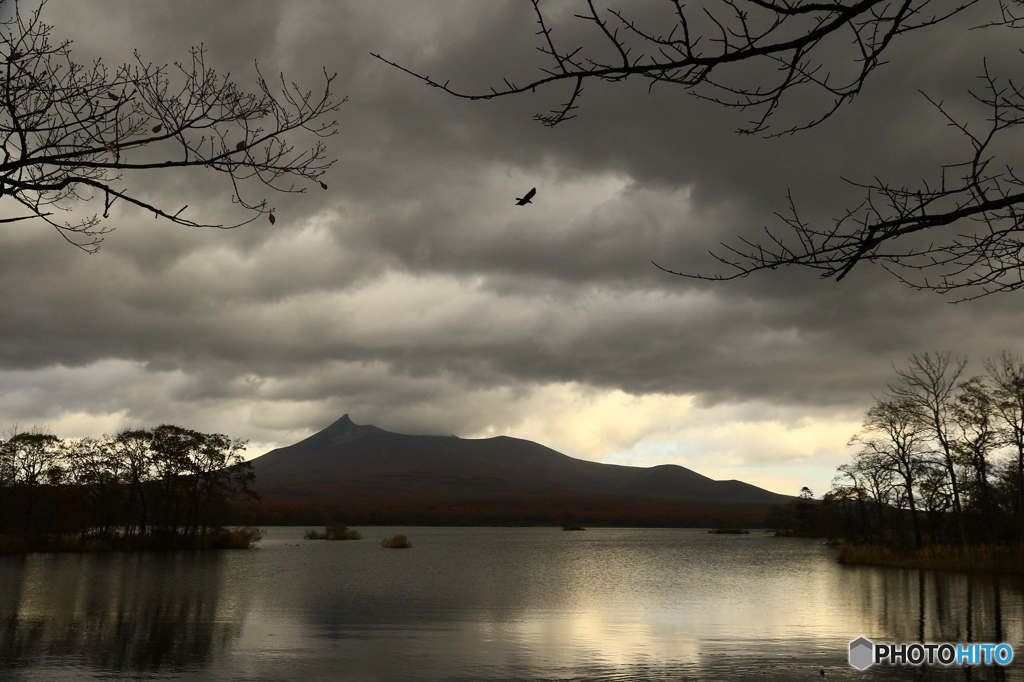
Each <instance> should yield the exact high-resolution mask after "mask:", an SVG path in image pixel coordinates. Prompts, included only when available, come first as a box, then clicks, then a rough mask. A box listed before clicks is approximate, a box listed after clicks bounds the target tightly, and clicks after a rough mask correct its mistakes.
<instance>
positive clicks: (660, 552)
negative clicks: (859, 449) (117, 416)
mask: <svg viewBox="0 0 1024 682" xmlns="http://www.w3.org/2000/svg"><path fill="white" fill-rule="evenodd" d="M362 532H363V534H364V536H366V537H367V538H368V540H364V541H362V542H342V543H329V542H322V541H321V542H305V541H303V540H302V539H301V538H302V529H281V528H275V529H272V530H271V532H270V533H268V536H267V538H266V539H265V540H264V543H263V546H262V547H261V548H260V549H259V550H257V551H253V552H206V553H166V554H158V553H136V554H109V555H92V556H89V555H77V556H76V555H65V556H54V555H36V556H30V557H26V558H21V557H17V558H12V557H8V558H0V677H3V678H6V677H11V676H14V678H15V679H49V678H51V677H58V676H59V675H60V674H62V673H66V671H68V670H71V669H73V670H74V671H75V675H74V676H73V677H76V678H81V677H89V676H93V677H102V676H109V675H111V674H114V675H117V674H127V675H134V674H138V673H145V674H147V675H153V674H155V675H157V676H161V677H170V678H174V679H195V680H236V679H275V680H299V679H323V678H329V679H340V680H393V679H406V680H512V679H560V680H571V679H579V680H592V679H600V680H635V679H746V678H748V677H751V676H755V675H756V676H757V677H758V678H759V679H769V680H771V679H775V680H788V679H795V678H803V679H821V678H820V671H821V670H825V672H826V674H827V676H829V677H832V678H840V679H864V678H867V679H885V678H891V679H901V678H907V677H915V678H916V679H967V680H972V681H973V680H986V679H1012V680H1022V679H1024V676H1022V675H1021V672H1020V670H1021V664H1016V665H1014V666H1013V667H1012V668H1011V669H1010V670H1008V671H1006V673H1007V674H1006V675H1005V676H1000V675H999V674H998V673H999V672H1000V671H996V670H993V669H990V668H989V669H984V668H975V669H974V670H963V669H960V668H953V669H948V670H943V669H932V670H927V671H918V673H917V674H915V673H914V671H913V670H911V669H906V668H902V669H893V668H873V669H870V670H869V671H867V673H866V674H865V673H858V672H857V671H855V670H853V669H852V668H850V667H849V666H847V664H846V646H847V643H848V642H849V641H850V640H851V639H853V638H855V637H857V636H860V635H864V636H867V637H869V638H871V639H873V640H875V641H889V642H897V641H919V640H922V639H923V640H925V641H950V642H971V641H975V642H979V641H1009V642H1010V643H1012V644H1015V648H1018V649H1019V650H1018V657H1019V658H1020V659H1021V660H1022V661H1024V647H1021V646H1019V645H1020V643H1021V642H1022V637H1021V636H1022V634H1024V627H1022V615H1024V585H1022V582H1021V580H1020V579H1018V578H1016V577H1014V578H1011V577H1007V576H1003V577H1001V578H1000V577H994V576H984V575H974V576H969V575H958V574H954V573H936V572H928V571H907V570H898V569H881V568H867V567H846V566H840V565H838V564H836V563H835V562H834V550H832V549H831V548H828V547H823V546H822V545H821V544H820V543H818V542H814V541H800V540H792V539H775V538H768V537H765V536H760V535H750V536H721V535H717V536H716V535H708V534H706V533H700V532H697V531H687V530H644V529H618V530H616V529H597V530H591V531H587V532H586V533H562V532H561V531H558V530H553V529H533V528H524V529H506V528H415V529H400V528H396V529H362ZM398 532H404V533H406V534H409V535H410V536H411V537H412V540H413V542H414V545H415V547H414V549H413V550H401V551H395V550H382V549H380V547H379V546H378V545H377V544H376V543H375V542H373V538H375V537H377V536H378V535H393V534H396V533H398ZM812 676H813V677H812Z"/></svg>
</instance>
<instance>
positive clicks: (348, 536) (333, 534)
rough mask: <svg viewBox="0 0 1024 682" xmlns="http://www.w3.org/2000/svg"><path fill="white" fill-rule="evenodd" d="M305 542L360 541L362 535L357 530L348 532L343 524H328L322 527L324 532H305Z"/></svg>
mask: <svg viewBox="0 0 1024 682" xmlns="http://www.w3.org/2000/svg"><path fill="white" fill-rule="evenodd" d="M305 538H306V539H307V540H362V539H363V536H362V534H361V533H360V532H359V531H357V530H349V528H348V526H346V525H345V524H344V523H328V524H327V525H326V526H324V532H323V533H318V532H317V531H315V530H307V531H306V535H305Z"/></svg>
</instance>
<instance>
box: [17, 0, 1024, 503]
mask: <svg viewBox="0 0 1024 682" xmlns="http://www.w3.org/2000/svg"><path fill="white" fill-rule="evenodd" d="M569 4H571V3H569ZM656 5H657V3H636V4H634V3H630V7H631V8H632V7H635V8H636V9H635V11H637V12H638V13H641V14H642V13H646V12H656V11H657V7H656ZM997 9H998V8H997V7H987V6H986V7H982V6H978V7H976V8H973V9H972V10H971V11H970V13H967V14H965V15H963V16H959V17H956V18H955V19H952V20H950V21H948V22H946V23H944V24H940V25H939V26H937V27H934V28H933V29H930V30H928V31H921V32H918V33H915V34H911V35H908V36H905V37H903V38H902V39H901V41H899V42H898V43H897V44H896V45H894V47H893V49H892V51H891V52H890V53H887V54H889V60H890V63H889V64H887V65H885V66H884V67H882V68H880V69H879V70H878V71H877V72H876V74H875V75H874V78H873V79H872V80H871V81H869V85H868V87H867V89H866V90H865V92H864V93H862V94H861V95H860V96H858V98H856V99H855V100H854V101H853V102H852V103H850V104H849V105H848V106H846V107H845V108H843V109H842V110H840V112H839V113H837V114H836V115H835V116H834V117H832V118H831V119H829V120H828V121H827V122H826V123H825V124H823V125H821V126H819V127H817V128H815V129H812V130H810V131H808V132H805V133H802V134H798V135H794V136H784V137H780V138H772V139H765V138H762V137H757V136H741V135H737V134H736V133H735V130H736V129H737V128H738V127H740V126H742V125H743V124H744V123H745V121H746V120H747V119H748V118H749V114H744V113H742V112H731V111H723V110H722V109H721V108H720V107H717V106H715V105H713V104H711V103H708V102H702V101H699V100H696V99H695V98H693V97H691V96H689V95H687V94H686V93H685V92H683V91H682V90H680V89H678V88H673V87H672V86H667V85H666V86H659V87H655V88H654V89H653V90H652V91H651V92H648V91H647V87H646V84H645V83H640V82H636V83H634V82H631V81H627V82H625V83H621V84H615V85H611V84H603V85H593V86H590V87H588V89H587V90H586V92H585V93H584V96H583V99H582V102H581V108H580V110H579V116H578V118H577V119H574V120H572V121H570V122H567V123H565V124H562V125H560V126H558V127H556V128H555V129H547V128H544V127H543V126H541V125H539V124H538V123H536V122H534V121H533V120H532V115H533V114H534V113H537V112H540V111H545V110H547V109H549V108H551V107H552V106H555V105H557V104H558V103H559V102H561V101H562V99H563V98H564V97H565V95H566V93H565V92H563V91H560V90H559V89H558V88H551V89H541V90H539V91H538V92H537V93H535V94H530V95H526V96H522V97H518V98H506V99H498V100H494V101H488V102H469V101H464V100H458V99H455V98H452V97H449V96H447V95H445V94H443V93H441V92H440V91H438V90H436V89H432V88H428V87H425V86H423V85H422V84H421V83H418V82H417V81H415V80H414V79H412V78H411V77H409V76H408V75H406V74H403V73H401V72H400V71H398V70H396V69H394V68H391V67H389V66H387V65H386V64H384V63H382V62H381V61H379V60H377V59H375V58H373V57H372V56H371V54H370V53H371V52H378V53H381V54H383V55H385V56H387V57H388V58H389V59H393V60H395V61H397V62H399V63H402V64H405V65H408V66H409V67H410V68H412V69H415V70H417V71H419V72H423V73H429V74H430V75H432V76H435V77H442V76H443V77H444V78H445V79H448V78H450V79H451V80H452V82H453V84H458V85H459V87H464V88H465V89H469V90H472V89H477V90H480V89H486V88H487V87H488V86H490V85H492V84H497V83H499V82H500V79H501V77H502V76H509V77H511V78H513V79H517V80H520V81H522V80H525V79H526V78H528V77H529V76H530V75H531V74H533V73H535V69H536V68H537V66H538V65H540V64H541V61H540V55H539V54H538V53H537V52H536V50H535V46H536V36H535V35H534V33H535V30H536V27H535V25H534V23H533V15H532V12H530V11H529V7H528V6H525V5H524V4H523V3H515V2H487V3H480V2H450V1H445V2H416V3H362V2H310V1H301V2H300V1H295V2H276V1H275V2H269V1H267V2H260V1H245V2H232V3H206V2H198V1H195V2H192V1H184V2H177V3H131V4H125V3H122V2H115V1H113V0H74V1H73V2H72V1H71V0H50V2H49V3H48V4H47V5H46V7H45V13H44V18H45V19H46V20H47V21H48V22H49V23H52V24H53V25H54V26H55V33H56V34H58V35H60V36H63V37H67V38H70V39H72V40H74V45H73V49H74V52H73V54H74V55H75V56H76V57H77V58H78V59H79V60H81V61H88V60H90V59H93V58H96V57H103V58H104V59H105V60H107V61H109V62H111V63H117V62H119V61H123V60H127V59H130V58H131V51H132V50H133V49H138V50H139V51H140V53H141V54H142V56H143V58H144V59H146V60H148V61H149V60H151V61H153V62H157V63H163V62H171V61H174V60H176V59H182V58H184V57H185V56H187V54H188V50H189V48H190V46H193V45H199V44H202V45H203V46H204V47H205V48H206V49H207V50H208V61H209V62H210V63H211V64H213V65H215V66H216V68H218V70H220V71H225V72H230V73H231V74H232V76H233V78H235V79H236V80H237V81H238V82H239V83H240V84H241V85H242V86H243V87H245V86H246V85H247V84H249V83H251V82H252V79H253V78H254V76H255V66H254V63H255V62H258V63H259V68H260V69H261V71H262V72H263V73H265V74H273V73H277V72H285V73H286V74H287V76H288V77H289V78H293V79H295V80H297V81H299V82H300V83H302V84H303V85H304V86H305V87H311V88H316V87H318V85H319V84H320V83H321V82H322V78H321V77H320V74H321V73H322V71H321V67H323V68H324V69H326V71H327V72H329V73H335V72H336V73H338V79H337V81H336V90H337V93H338V94H339V95H341V96H347V97H348V98H349V100H348V102H347V103H346V104H345V105H344V106H343V107H342V109H341V111H340V113H339V133H338V135H336V136H335V137H333V138H331V139H330V140H329V145H330V155H331V157H332V158H336V159H337V162H336V163H335V165H334V167H333V168H332V169H331V171H330V172H329V173H328V174H327V176H325V178H324V179H325V182H326V183H327V185H328V190H327V191H321V190H320V189H319V188H314V189H312V190H310V192H309V193H308V194H305V195H299V196H276V197H270V198H271V200H272V202H274V203H275V205H276V206H277V212H276V215H277V218H278V220H277V222H276V224H274V225H273V226H271V225H270V224H269V223H260V224H257V225H252V226H248V227H243V228H240V229H237V230H234V231H217V230H190V229H186V228H182V227H179V226H172V225H168V224H162V223H161V222H160V221H155V220H153V219H152V217H150V216H145V215H143V214H141V213H138V212H136V211H134V210H132V209H130V208H129V207H125V206H120V205H115V207H114V210H113V211H112V213H111V220H110V222H111V225H112V226H114V227H116V230H115V231H114V232H113V233H111V234H110V235H109V236H108V237H107V239H106V241H105V242H104V244H103V248H102V250H101V251H100V252H99V253H98V254H96V255H92V256H90V255H87V254H84V253H82V252H80V251H78V250H76V249H74V248H71V247H69V246H68V245H67V244H66V243H65V242H64V241H63V240H61V239H60V238H59V236H58V235H56V234H55V233H53V232H52V231H51V230H48V229H46V228H45V227H43V226H40V225H33V224H31V223H15V224H13V225H10V226H5V227H3V229H0V290H2V291H3V292H4V295H3V296H2V297H0V321H2V322H0V425H7V426H8V427H9V426H11V425H14V424H21V425H28V424H34V423H45V424H47V425H49V426H50V427H51V428H52V429H54V430H55V431H57V432H58V435H61V436H75V435H98V434H99V433H103V432H111V431H114V430H116V429H118V428H122V427H124V426H129V425H154V424H157V423H163V422H171V423H174V422H178V423H182V424H183V425H185V426H189V427H193V428H199V429H207V430H217V431H221V432H225V433H228V434H230V435H232V436H235V437H243V438H248V439H250V440H251V441H252V443H253V448H252V451H251V454H253V455H255V454H259V453H260V452H262V451H264V450H266V449H268V448H270V447H275V446H278V445H285V444H288V443H291V442H294V441H295V440H297V439H299V438H301V437H304V436H306V435H308V434H309V433H311V432H312V431H314V430H317V429H319V428H322V427H323V426H325V425H326V424H328V423H330V422H331V421H333V420H334V419H336V418H338V417H340V416H341V414H343V413H346V412H347V413H350V414H351V415H352V418H353V419H354V420H355V421H356V422H357V423H373V424H376V425H378V426H381V427H384V428H388V429H391V430H396V431H405V432H411V433H443V434H448V433H454V434H457V435H460V436H464V437H479V436H489V435H495V434H498V433H506V434H509V435H517V436H522V437H528V438H533V439H535V440H539V441H540V442H543V443H545V444H547V445H550V446H552V447H555V448H557V449H560V450H562V451H563V452H566V453H567V454H570V455H573V456H577V457H583V458H589V459H599V460H603V461H610V462H621V463H631V464H643V465H653V464H658V463H664V462H675V463H679V464H683V465H685V466H690V467H692V468H694V469H696V470H698V471H700V472H701V473H705V474H707V475H712V476H715V477H718V478H733V477H736V478H743V479H744V480H748V481H750V482H753V483H758V484H761V485H765V486H766V487H769V488H771V489H774V490H777V491H779V492H787V493H792V492H795V490H796V489H797V488H798V487H799V486H800V485H803V484H804V482H808V483H811V484H813V486H814V487H815V490H816V492H818V491H820V488H821V487H822V486H825V485H827V481H828V480H829V478H830V477H831V472H832V470H834V468H835V466H836V465H837V464H839V463H841V462H842V461H843V458H844V457H845V456H846V455H845V453H846V450H845V443H846V439H847V438H848V437H849V436H850V435H852V433H853V431H854V430H855V429H856V428H857V426H858V422H859V419H860V416H861V415H862V413H863V410H864V409H865V408H866V407H867V406H868V405H870V403H871V401H872V394H873V393H874V394H878V393H879V392H880V391H881V390H882V389H883V388H884V385H885V383H886V381H888V380H889V379H890V377H891V376H892V368H893V366H894V365H896V366H899V365H900V364H901V363H902V362H903V361H904V359H905V358H906V357H907V356H908V355H909V354H911V353H915V352H922V351H929V350H951V351H953V352H956V353H959V354H961V355H965V356H969V357H971V358H973V359H975V360H977V361H979V362H976V363H975V365H974V369H975V370H976V371H980V370H981V366H980V360H981V359H982V358H984V357H986V356H990V355H994V354H996V353H998V352H999V351H1000V350H1002V349H1008V350H1011V351H1016V352H1020V351H1022V350H1024V349H1022V348H1021V342H1020V339H1022V338H1024V315H1022V314H1021V313H1020V312H1019V311H1018V308H1019V307H1020V306H1019V296H1017V295H999V296H992V297H988V298H985V299H982V300H980V301H976V302H972V303H970V304H959V305H950V304H949V302H948V299H946V298H943V297H941V296H938V295H936V294H932V293H924V292H918V291H914V290H912V289H910V288H908V287H906V286H904V285H901V284H900V283H898V282H896V281H895V280H894V279H893V278H892V277H891V276H889V275H888V274H887V273H885V272H884V271H882V270H881V269H879V268H875V267H872V266H870V265H868V264H863V265H862V266H859V267H858V268H856V269H855V270H854V272H853V273H852V274H851V276H850V277H848V278H847V279H845V280H844V281H843V282H841V283H836V282H834V281H821V280H819V279H817V278H816V277H815V276H814V275H813V273H807V272H795V271H793V272H789V271H776V272H771V273H763V274H761V275H759V276H753V277H749V278H746V279H742V280H737V281H732V282H724V283H709V282H700V281H695V280H689V279H684V278H680V277H674V276H671V275H667V274H665V273H664V272H662V271H660V270H658V269H657V268H655V267H654V266H653V265H652V261H655V262H657V263H658V264H660V265H663V266H665V267H668V268H671V269H674V270H681V271H687V272H704V273H714V272H723V270H722V269H721V266H720V265H719V264H718V263H717V262H716V261H715V260H714V259H713V258H712V257H711V256H709V255H708V250H709V249H712V250H714V249H718V248H719V243H720V242H722V241H725V242H731V243H734V242H735V239H736V238H737V237H739V236H754V235H757V234H759V233H760V232H761V231H762V230H763V228H764V226H766V225H767V226H773V225H777V224H778V222H777V218H775V217H774V214H775V213H777V212H782V211H784V210H785V209H786V206H787V204H786V194H787V191H792V193H793V196H794V199H795V200H796V202H797V203H798V204H799V206H800V207H801V210H802V211H803V212H804V215H805V217H807V218H808V219H811V220H817V221H827V220H829V219H831V218H832V217H835V216H837V215H840V214H841V213H842V211H843V210H844V209H845V208H847V207H850V206H851V205H852V204H855V203H856V201H857V200H858V192H857V191H856V189H855V188H853V187H851V186H850V185H849V184H848V183H846V182H845V181H844V178H849V179H854V180H862V181H863V180H870V179H871V178H873V177H875V176H879V177H884V178H885V179H887V180H890V181H893V182H896V183H898V184H912V183H915V182H917V181H919V180H920V179H922V178H931V177H934V176H935V174H936V173H937V172H938V169H939V167H940V166H941V164H943V163H951V162H956V161H960V160H962V159H963V158H965V155H966V154H968V153H969V148H968V147H967V146H966V145H965V143H964V141H963V140H962V139H961V138H960V137H958V135H957V133H956V131H955V130H951V129H950V128H949V126H948V125H946V123H947V122H946V121H945V120H944V119H943V118H942V116H941V115H939V113H938V112H937V111H935V110H934V108H933V107H932V106H931V105H930V104H929V103H928V102H927V100H926V99H925V98H924V97H923V96H922V94H921V92H920V91H925V92H927V93H928V94H929V95H930V96H931V97H933V98H934V99H937V100H938V99H941V100H943V101H945V102H946V103H947V105H948V106H949V107H950V110H951V111H954V112H956V113H957V114H962V115H963V116H982V117H983V112H978V111H976V109H975V108H974V106H973V105H972V104H971V103H970V100H969V98H968V95H967V90H968V88H971V87H974V86H975V85H976V76H977V75H978V73H980V70H981V67H982V58H983V57H987V58H988V60H989V66H990V68H992V69H993V70H998V69H1003V72H1004V73H1006V74H1009V73H1011V70H1012V69H1017V68H1019V65H1020V60H1021V59H1022V57H1021V56H1020V54H1019V53H1018V52H1017V45H1018V43H1019V41H1016V40H1015V36H1014V35H1013V34H1012V32H1000V31H998V30H988V31H969V30H966V29H968V28H969V27H971V26H974V25H977V24H980V23H983V22H984V21H985V20H986V17H987V19H989V20H991V19H992V18H994V17H989V16H988V14H991V13H993V12H995V11H997ZM556 28H557V29H558V30H560V31H562V32H563V34H564V35H566V36H567V38H566V39H567V40H571V39H572V33H573V31H578V30H580V29H579V28H578V27H577V26H576V24H575V23H574V20H572V19H571V16H569V15H566V16H565V17H564V19H563V21H562V22H561V23H560V24H558V25H557V26H556ZM820 105H821V103H820V102H819V101H818V100H817V99H815V98H814V97H813V96H804V95H802V94H800V93H797V94H795V95H794V97H793V98H792V100H791V101H787V102H786V103H785V107H784V108H783V111H782V112H781V113H780V116H783V117H784V118H785V120H799V119H800V118H801V117H804V118H806V117H811V116H813V115H814V113H815V112H816V111H817V108H818V107H820ZM980 120H981V119H980V118H979V121H980ZM299 141H300V142H301V140H299ZM1013 152H1015V150H1014V149H1010V150H1009V151H1008V154H1010V155H1011V156H1008V157H1007V159H1005V160H1012V153H1013ZM125 182H126V183H128V184H129V185H130V186H131V187H132V188H133V189H134V190H136V191H139V192H142V193H145V195H146V196H147V197H148V198H149V199H151V200H152V201H154V202H157V203H160V204H161V205H166V206H169V207H173V208H174V210H176V209H177V208H178V207H180V206H183V205H185V204H188V205H189V208H188V211H189V212H190V213H191V214H192V215H194V216H202V217H203V219H204V220H206V219H210V217H211V216H212V217H217V218H219V217H221V216H227V215H229V214H230V211H231V208H232V207H231V204H230V195H231V188H230V185H229V184H228V183H226V182H224V181H223V179H221V178H218V177H216V174H213V175H206V174H203V173H190V174H181V175H175V174H170V175H160V176H156V175H151V176H146V175H134V176H126V178H125ZM531 187H537V196H536V197H535V198H534V200H533V203H532V204H531V205H528V206H525V207H519V206H516V205H515V197H517V196H522V193H523V192H526V191H527V190H529V188H531ZM4 210H10V209H9V208H8V209H4ZM822 492H823V491H822Z"/></svg>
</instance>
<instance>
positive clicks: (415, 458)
mask: <svg viewBox="0 0 1024 682" xmlns="http://www.w3.org/2000/svg"><path fill="white" fill-rule="evenodd" d="M252 464H253V468H254V470H255V472H256V484H255V489H256V490H257V492H258V493H259V494H260V495H261V497H262V498H263V500H264V502H265V503H267V504H270V505H273V504H279V505H293V506H294V505H296V504H299V505H319V506H320V507H332V508H335V509H338V510H340V511H339V513H342V512H344V513H345V514H346V515H348V516H351V515H352V514H353V513H357V512H356V510H362V511H359V512H358V513H364V512H365V513H370V511H372V510H374V509H376V510H391V511H393V512H395V513H398V512H402V511H404V512H408V513H414V512H415V514H418V515H420V516H422V515H423V514H427V516H429V515H430V514H435V516H436V514H440V513H441V512H440V511H438V510H453V509H457V510H461V511H459V514H462V516H459V517H458V518H463V517H465V518H466V519H469V521H472V520H473V518H477V517H480V518H482V517H481V516H480V515H481V514H483V513H484V511H482V510H486V512H487V514H490V515H492V516H493V515H495V514H497V515H498V516H500V517H502V518H506V517H507V518H511V519H514V518H517V515H518V516H520V517H522V518H524V519H526V518H533V517H535V516H536V515H537V514H541V515H547V516H550V515H552V514H555V513H571V510H573V509H590V510H591V516H592V517H594V518H596V517H595V516H594V514H598V512H600V513H603V514H604V515H605V516H607V517H609V518H611V516H614V515H615V514H616V513H619V515H620V516H621V513H620V512H621V510H624V509H632V510H634V511H633V512H630V513H631V514H632V516H630V518H634V517H636V518H638V519H640V520H641V521H642V520H643V519H649V520H650V521H651V522H660V521H662V520H664V519H667V518H668V516H665V515H666V514H668V515H670V512H671V513H675V514H676V515H677V516H678V514H679V513H681V512H680V511H679V510H681V509H686V510H689V511H687V513H688V514H691V516H692V515H693V514H695V513H698V512H699V511H700V510H701V509H712V508H713V509H717V510H718V511H719V512H722V510H726V511H727V510H729V509H734V510H739V509H743V510H745V513H746V515H747V517H750V513H753V512H752V511H751V510H760V512H759V513H761V512H764V511H765V510H766V509H767V506H769V505H771V504H782V503H785V502H787V501H789V500H791V499H792V498H791V497H789V496H786V495H780V494H778V493H773V492H771V491H768V490H764V489H762V488H758V487H757V486H754V485H751V484H749V483H744V482H742V481H737V480H726V481H716V480H714V479H711V478H708V477H707V476H703V475H702V474H699V473H697V472H695V471H692V470H690V469H687V468H686V467H682V466H679V465H676V464H661V465H657V466H653V467H634V466H625V465H618V464H604V463H601V462H591V461H588V460H581V459H576V458H574V457H570V456H569V455H566V454H564V453H561V452H558V451H556V450H554V449H552V448H548V447H546V446H544V445H541V444H539V443H535V442H533V441H529V440H524V439H519V438H513V437H510V436H494V437H492V438H481V439H467V438H458V437H456V436H416V435H408V434H399V433H392V432H390V431H386V430H384V429H381V428H379V427H376V426H372V425H368V424H367V425H359V424H356V423H354V422H353V421H352V419H351V417H350V416H349V415H348V414H345V415H344V416H342V417H341V418H340V419H338V420H336V421H335V422H334V423H332V424H331V425H329V426H328V427H327V428H325V429H323V430H321V431H318V432H317V433H315V434H313V435H311V436H309V437H308V438H305V439H303V440H301V441H299V442H297V443H295V444H293V445H290V446H286V447H283V448H278V449H276V450H272V451H270V452H268V453H266V454H264V455H262V456H260V457H257V458H255V459H253V460H252ZM344 510H348V511H344ZM540 510H543V511H540ZM556 510H562V511H556ZM600 510H604V511H600ZM617 510H618V511H617ZM673 510H674V511H673ZM452 513H453V514H454V513H455V512H452ZM623 513H624V512H623ZM723 513H724V512H723ZM467 514H468V516H466V515H467ZM474 514H475V515H476V516H474ZM638 515H639V516H638ZM755 515H756V514H755ZM417 518H419V516H417ZM545 518H546V517H545ZM673 518H674V517H673ZM751 518H752V517H751Z"/></svg>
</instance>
